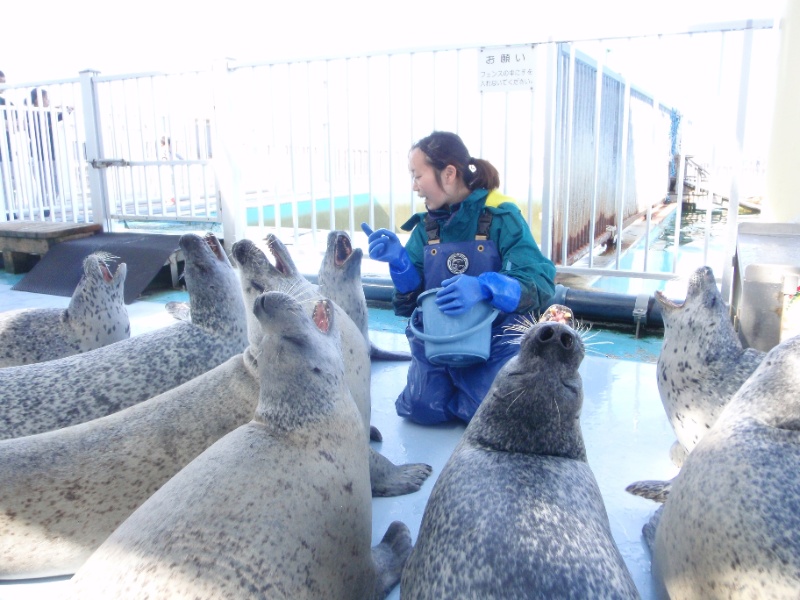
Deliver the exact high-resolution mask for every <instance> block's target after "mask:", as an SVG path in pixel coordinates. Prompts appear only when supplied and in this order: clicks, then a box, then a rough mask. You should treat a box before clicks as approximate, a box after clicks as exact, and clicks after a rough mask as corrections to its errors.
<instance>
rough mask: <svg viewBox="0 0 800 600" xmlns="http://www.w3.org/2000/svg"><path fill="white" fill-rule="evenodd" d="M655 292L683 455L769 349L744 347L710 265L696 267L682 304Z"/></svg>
mask: <svg viewBox="0 0 800 600" xmlns="http://www.w3.org/2000/svg"><path fill="white" fill-rule="evenodd" d="M655 298H656V301H657V302H658V303H659V305H660V307H661V313H662V317H663V320H664V342H663V345H662V347H661V353H660V354H659V357H658V365H657V372H658V373H659V376H658V378H657V382H658V391H659V394H660V396H661V402H662V404H663V405H664V410H665V411H666V413H667V418H668V419H669V421H670V424H671V425H672V428H673V430H674V431H675V436H676V437H677V443H678V444H679V445H680V446H681V447H682V448H680V449H678V448H675V449H673V451H672V456H673V457H675V458H674V460H678V461H680V460H681V459H680V457H681V456H685V454H687V453H688V452H691V451H692V449H693V448H694V447H695V446H696V445H697V443H698V442H699V441H700V440H701V439H702V437H703V436H704V435H705V434H706V432H707V431H708V429H709V428H710V427H711V426H712V425H713V423H714V421H715V420H716V419H717V417H718V416H719V414H720V412H721V411H722V409H723V408H724V407H725V405H726V404H727V403H728V401H729V400H730V399H731V397H732V396H733V394H734V393H736V391H737V390H738V389H739V387H740V386H741V385H742V383H744V381H745V380H746V379H747V378H748V377H749V376H750V374H751V373H752V372H753V371H754V370H755V369H756V367H757V366H758V365H759V363H760V362H761V360H762V359H763V357H764V353H763V352H760V351H758V350H754V349H752V348H748V349H744V348H742V344H741V342H740V341H739V338H738V336H737V334H736V332H735V331H734V329H733V325H732V324H731V320H730V317H729V314H728V309H727V307H726V306H725V303H724V302H723V301H722V297H721V296H720V294H719V291H718V289H717V285H716V281H715V279H714V273H713V271H712V270H711V269H710V268H709V267H701V268H699V269H697V271H695V272H694V274H693V275H692V277H691V278H690V279H689V285H688V288H687V292H686V300H685V301H684V302H683V303H682V304H677V303H675V302H672V301H671V300H669V299H668V298H667V297H666V296H665V295H664V294H663V293H661V292H656V293H655ZM678 464H679V466H680V463H678Z"/></svg>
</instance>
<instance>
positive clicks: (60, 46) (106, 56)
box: [0, 0, 784, 84]
mask: <svg viewBox="0 0 800 600" xmlns="http://www.w3.org/2000/svg"><path fill="white" fill-rule="evenodd" d="M783 1H784V0H671V1H669V2H664V1H662V2H658V3H656V2H652V1H651V0H607V1H604V2H601V1H597V0H559V1H556V2H554V1H552V0H549V1H547V2H544V1H542V0H491V1H486V0H484V1H483V2H477V1H474V0H404V1H403V2H398V3H396V4H395V5H393V4H390V3H386V2H376V1H375V0H342V1H340V2H332V1H330V0H327V1H323V0H304V1H303V2H292V1H291V0H288V1H281V2H275V1H274V0H273V1H272V2H266V3H263V2H257V1H256V0H225V1H223V2H217V3H214V4H213V5H212V4H210V3H207V2H196V1H192V2H189V1H188V0H139V1H138V2H135V3H132V2H127V1H121V0H103V1H100V0H71V1H70V2H63V0H58V1H55V0H37V1H36V2H21V1H18V2H8V3H6V4H7V5H6V6H5V7H4V8H3V32H2V35H0V70H2V71H3V72H4V73H5V75H6V81H7V83H9V84H15V83H32V82H39V81H46V80H51V79H63V78H68V77H75V76H77V74H78V73H79V72H80V71H82V70H85V69H93V70H97V71H100V72H101V73H103V74H106V75H115V74H123V73H140V72H149V71H164V72H175V71H183V70H191V69H207V68H208V67H209V66H210V65H211V63H212V62H213V61H214V60H218V59H224V58H233V59H238V60H241V61H264V60H273V59H286V58H319V57H324V56H330V55H333V56H343V55H347V54H353V53H358V54H362V53H367V52H381V51H387V50H408V49H411V48H427V49H430V48H440V47H446V46H452V45H502V44H518V43H528V42H536V41H545V40H548V39H553V40H563V39H582V38H583V39H585V38H596V37H598V36H603V37H612V36H618V35H635V34H643V33H658V32H670V31H676V30H679V29H681V28H684V27H687V26H698V25H701V24H703V23H720V22H726V21H736V20H744V19H750V18H753V19H764V18H774V17H777V16H779V15H780V11H781V10H782V6H783ZM203 7H205V8H203Z"/></svg>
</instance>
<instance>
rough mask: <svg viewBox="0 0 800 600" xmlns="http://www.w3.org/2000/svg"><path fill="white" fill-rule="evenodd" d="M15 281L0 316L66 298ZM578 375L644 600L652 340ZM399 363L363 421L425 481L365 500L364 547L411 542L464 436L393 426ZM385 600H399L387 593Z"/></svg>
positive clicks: (660, 422)
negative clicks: (399, 539)
mask: <svg viewBox="0 0 800 600" xmlns="http://www.w3.org/2000/svg"><path fill="white" fill-rule="evenodd" d="M18 279H19V276H9V275H5V274H2V273H0V311H6V310H11V309H15V308H23V307H37V306H50V307H64V306H66V305H67V304H68V302H69V298H62V297H54V296H45V295H40V294H29V293H26V292H15V291H11V289H10V288H11V285H13V284H14V283H15V282H16V281H17V280H18ZM186 299H187V296H186V295H185V293H183V292H163V293H157V294H152V295H149V296H146V297H144V298H142V299H140V300H137V301H136V302H134V303H132V304H131V305H129V306H128V312H129V315H130V318H131V324H132V334H133V335H138V334H141V333H143V332H145V331H149V330H152V329H155V328H158V327H163V326H165V325H167V324H169V323H170V322H172V320H171V317H170V316H169V315H167V313H166V311H164V308H163V305H164V303H165V302H167V301H170V300H186ZM370 313H371V314H370V323H371V331H372V337H373V342H374V343H376V344H377V345H379V346H382V347H384V348H394V349H407V342H406V340H405V337H404V335H402V333H400V332H401V331H402V326H403V325H404V320H402V319H399V318H397V317H395V316H394V315H393V314H391V313H390V312H388V311H384V310H374V309H371V311H370ZM598 340H603V341H604V342H607V343H604V344H601V345H594V346H592V348H593V351H591V352H589V353H588V355H587V357H586V358H585V360H584V362H583V364H582V366H581V369H580V371H581V374H582V377H583V384H584V408H583V413H582V415H581V425H582V428H583V434H584V438H585V442H586V446H587V453H588V457H589V463H590V465H591V467H592V469H593V471H594V474H595V477H596V478H597V481H598V483H599V486H600V489H601V491H602V494H603V498H604V500H605V503H606V508H607V511H608V515H609V519H610V523H611V529H612V532H613V535H614V538H615V540H616V542H617V544H618V546H619V548H620V550H621V552H622V555H623V557H624V558H625V561H626V563H627V565H628V567H629V569H630V571H631V573H632V575H633V579H634V581H635V583H636V585H637V587H638V589H639V591H640V593H641V595H642V597H643V598H644V599H646V600H647V599H651V598H654V597H655V592H654V585H653V582H652V578H651V573H650V554H649V552H648V550H647V548H646V546H645V544H644V541H643V539H642V535H641V528H642V525H644V524H645V523H646V522H647V520H648V519H649V517H650V515H651V514H652V513H653V512H654V511H655V509H656V505H655V504H654V503H651V502H648V501H646V500H643V499H641V498H636V497H633V496H631V495H629V494H627V493H626V492H625V486H626V485H628V484H629V483H631V482H633V481H636V480H640V479H668V478H671V477H672V476H674V475H675V474H676V472H677V469H676V468H675V467H674V466H673V465H672V463H671V462H670V460H669V457H668V450H669V447H670V445H671V444H672V442H673V441H674V435H673V433H672V430H671V428H670V426H669V423H668V422H667V419H666V416H665V414H664V409H663V407H662V405H661V401H660V399H659V395H658V390H657V388H656V367H655V364H654V363H655V358H656V357H657V354H658V350H659V349H660V337H658V336H654V337H650V338H645V339H644V340H633V336H632V335H630V334H617V333H614V332H611V333H609V332H601V333H599V334H598V336H597V337H596V338H594V339H593V340H592V341H594V342H596V341H598ZM407 367H408V363H406V362H396V363H394V362H389V363H374V364H373V367H372V422H373V424H374V425H376V426H377V427H378V428H379V429H380V430H381V432H382V434H383V439H384V441H383V442H382V443H380V444H374V445H375V447H376V448H378V449H379V450H380V451H381V453H383V454H384V455H385V456H386V457H388V458H389V459H390V460H392V461H393V462H395V463H404V462H426V463H428V464H430V465H432V466H433V475H432V476H431V477H430V478H429V479H428V481H427V482H426V483H425V484H424V486H423V488H422V489H421V490H420V491H419V492H417V493H415V494H411V495H408V496H402V497H398V498H375V499H374V500H373V538H374V543H376V544H377V543H378V541H379V540H380V538H381V537H382V536H383V533H384V532H385V530H386V528H387V527H388V526H389V524H390V523H391V522H392V521H394V520H401V521H403V522H404V523H405V524H406V525H408V527H409V528H410V530H411V533H412V538H413V539H416V537H417V534H418V530H419V525H420V521H421V519H422V514H423V511H424V508H425V503H426V501H427V499H428V496H429V494H430V492H431V489H432V488H433V484H434V482H435V478H436V476H437V475H438V474H439V473H440V472H441V470H442V467H443V466H444V464H445V462H446V461H447V459H448V457H449V456H450V453H451V452H452V450H453V448H454V447H455V445H456V443H457V442H458V439H459V437H460V436H461V434H462V432H463V430H464V428H463V426H460V425H446V426H439V427H422V426H418V425H415V424H413V423H410V422H407V421H405V420H403V419H401V418H399V417H398V416H397V415H396V413H395V410H394V400H395V398H396V397H397V394H398V393H399V392H400V391H401V389H402V387H403V386H404V384H405V376H406V370H407ZM65 581H66V578H56V579H50V580H37V581H24V582H21V581H12V582H3V581H0V600H23V599H24V600H33V599H37V600H38V599H43V598H48V599H49V598H53V597H57V596H58V594H59V590H60V589H61V588H63V586H64V582H65ZM389 597H390V598H393V599H396V598H399V589H398V588H395V590H394V591H393V592H392V594H391V595H390V596H389Z"/></svg>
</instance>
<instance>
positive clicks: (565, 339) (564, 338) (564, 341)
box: [561, 332, 575, 348]
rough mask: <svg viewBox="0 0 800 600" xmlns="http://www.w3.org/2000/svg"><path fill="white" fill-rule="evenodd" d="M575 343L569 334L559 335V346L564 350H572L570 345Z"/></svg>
mask: <svg viewBox="0 0 800 600" xmlns="http://www.w3.org/2000/svg"><path fill="white" fill-rule="evenodd" d="M574 343H575V337H574V336H573V335H572V334H571V333H566V332H565V333H562V334H561V344H562V345H563V346H564V348H572V344H574Z"/></svg>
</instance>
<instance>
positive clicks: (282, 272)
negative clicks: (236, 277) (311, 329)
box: [231, 234, 312, 352]
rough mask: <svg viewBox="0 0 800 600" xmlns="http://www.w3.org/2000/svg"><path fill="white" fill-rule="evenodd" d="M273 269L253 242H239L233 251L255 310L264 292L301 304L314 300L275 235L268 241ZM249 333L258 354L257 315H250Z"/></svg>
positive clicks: (308, 285) (245, 290)
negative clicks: (301, 302)
mask: <svg viewBox="0 0 800 600" xmlns="http://www.w3.org/2000/svg"><path fill="white" fill-rule="evenodd" d="M264 241H265V242H266V245H267V249H268V250H269V254H270V255H271V256H272V258H273V260H274V261H275V264H274V265H273V264H272V263H271V262H270V260H269V258H268V257H267V255H266V254H265V253H264V252H263V251H262V250H261V248H259V247H258V246H256V245H255V244H254V243H253V242H252V241H251V240H247V239H244V240H239V241H238V242H236V243H235V244H234V245H233V247H232V248H231V251H232V255H233V260H234V261H235V262H236V264H237V265H238V267H239V273H240V281H241V288H242V292H243V293H244V300H245V303H246V304H247V306H250V307H252V306H253V305H254V303H255V301H256V298H258V296H259V295H261V294H263V293H264V292H284V293H286V294H288V295H290V296H295V297H296V298H298V299H299V300H300V301H302V300H304V299H307V298H309V297H311V295H312V287H311V284H310V283H309V282H308V280H306V279H305V277H303V276H302V275H301V274H300V271H299V270H298V269H297V267H296V266H295V264H294V261H293V260H292V257H291V256H289V251H288V250H287V249H286V246H284V245H283V243H282V242H281V241H280V240H279V239H278V238H277V237H275V236H274V235H272V234H269V235H267V237H266V238H264ZM247 331H248V337H249V339H250V346H251V350H253V351H254V352H257V351H258V346H260V344H261V337H262V335H263V334H262V330H261V326H260V325H259V323H258V320H257V319H256V318H255V316H254V315H253V311H251V310H248V311H247Z"/></svg>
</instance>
